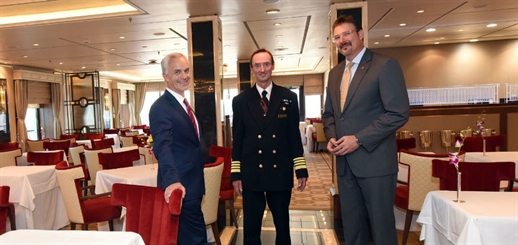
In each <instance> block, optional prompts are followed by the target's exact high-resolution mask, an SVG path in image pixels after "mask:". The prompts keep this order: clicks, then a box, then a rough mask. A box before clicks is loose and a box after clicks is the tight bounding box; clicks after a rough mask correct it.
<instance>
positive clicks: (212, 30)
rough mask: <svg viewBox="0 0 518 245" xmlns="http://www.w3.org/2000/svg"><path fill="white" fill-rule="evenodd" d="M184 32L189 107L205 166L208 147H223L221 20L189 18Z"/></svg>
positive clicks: (202, 17) (214, 18)
mask: <svg viewBox="0 0 518 245" xmlns="http://www.w3.org/2000/svg"><path fill="white" fill-rule="evenodd" d="M187 33H188V38H187V40H188V41H189V45H188V48H189V53H188V55H187V56H188V58H189V62H190V65H191V67H190V70H191V88H190V90H191V98H190V99H191V105H193V108H194V111H195V113H196V117H197V118H198V123H199V124H200V128H201V137H202V140H203V142H202V144H203V145H202V153H203V157H204V158H205V159H206V161H207V163H209V161H210V158H209V148H210V146H211V145H220V146H221V145H223V129H222V121H223V120H224V119H223V118H222V116H221V115H222V114H221V104H222V102H221V98H222V93H223V91H222V88H223V86H222V85H221V84H222V82H223V61H222V59H223V55H222V45H221V20H220V19H219V17H218V16H200V17H191V18H189V19H187Z"/></svg>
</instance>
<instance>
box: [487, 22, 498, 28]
mask: <svg viewBox="0 0 518 245" xmlns="http://www.w3.org/2000/svg"><path fill="white" fill-rule="evenodd" d="M495 26H497V24H495V23H491V24H488V25H487V27H495Z"/></svg>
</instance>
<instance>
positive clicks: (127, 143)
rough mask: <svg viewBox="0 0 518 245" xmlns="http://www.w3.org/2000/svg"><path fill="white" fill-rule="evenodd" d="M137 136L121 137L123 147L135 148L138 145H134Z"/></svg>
mask: <svg viewBox="0 0 518 245" xmlns="http://www.w3.org/2000/svg"><path fill="white" fill-rule="evenodd" d="M134 137H137V136H122V135H121V136H119V139H120V141H121V144H122V147H130V146H135V145H137V144H135V143H133V138H134Z"/></svg>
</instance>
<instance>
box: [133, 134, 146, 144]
mask: <svg viewBox="0 0 518 245" xmlns="http://www.w3.org/2000/svg"><path fill="white" fill-rule="evenodd" d="M148 138H149V137H148V136H146V135H138V136H133V144H135V145H138V146H145V145H147V139H148Z"/></svg>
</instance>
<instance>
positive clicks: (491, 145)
mask: <svg viewBox="0 0 518 245" xmlns="http://www.w3.org/2000/svg"><path fill="white" fill-rule="evenodd" d="M484 139H485V140H486V151H496V147H502V146H504V145H505V135H503V134H500V135H495V136H484V138H482V137H480V136H477V137H466V138H465V139H464V144H463V146H462V150H463V151H465V152H482V151H483V150H484V148H483V140H484ZM455 140H461V138H460V136H457V137H455Z"/></svg>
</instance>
